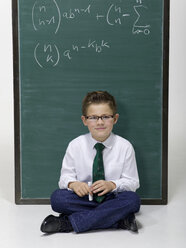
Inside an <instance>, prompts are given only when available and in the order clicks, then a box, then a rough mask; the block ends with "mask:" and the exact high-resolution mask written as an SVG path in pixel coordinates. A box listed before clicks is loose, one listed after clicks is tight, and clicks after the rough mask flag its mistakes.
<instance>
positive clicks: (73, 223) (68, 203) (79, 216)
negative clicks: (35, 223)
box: [41, 189, 140, 233]
mask: <svg viewBox="0 0 186 248" xmlns="http://www.w3.org/2000/svg"><path fill="white" fill-rule="evenodd" d="M51 206H52V209H53V210H54V211H55V212H58V213H61V216H60V217H54V216H53V217H52V216H50V217H47V218H49V219H50V221H51V220H54V221H57V222H58V223H60V218H61V222H63V228H62V229H63V230H62V231H72V230H74V231H75V232H76V233H80V232H85V231H88V230H95V229H106V228H119V227H121V228H124V229H130V228H129V227H127V225H128V223H127V221H126V220H127V217H128V216H134V215H133V214H134V213H136V212H138V211H139V209H140V199H139V197H138V195H137V194H136V193H135V192H131V191H124V192H120V193H116V194H114V193H110V194H108V195H107V196H106V199H105V201H104V202H103V203H97V202H95V201H89V200H88V196H84V197H79V196H78V195H76V194H75V193H74V192H73V191H70V190H67V189H58V190H56V191H55V192H54V193H53V194H52V196H51ZM67 216H68V217H67ZM47 218H46V219H45V220H44V221H43V223H42V226H41V231H43V232H47V231H46V230H47V228H45V227H46V225H47V221H46V220H48V219H47ZM132 218H133V219H132V220H134V221H135V219H134V217H132ZM58 223H57V226H60V224H58ZM64 223H65V226H64ZM50 224H51V223H50ZM50 224H49V225H50ZM54 229H55V228H54ZM59 229H60V227H59ZM65 229H66V230H65ZM134 229H135V228H134ZM58 231H60V230H58ZM134 231H137V230H136V229H135V230H134ZM51 232H52V231H51ZM54 232H55V230H54Z"/></svg>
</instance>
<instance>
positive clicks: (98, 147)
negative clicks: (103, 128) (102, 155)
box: [94, 143, 105, 152]
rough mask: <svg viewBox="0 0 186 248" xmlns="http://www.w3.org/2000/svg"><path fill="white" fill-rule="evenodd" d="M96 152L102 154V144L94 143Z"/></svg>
mask: <svg viewBox="0 0 186 248" xmlns="http://www.w3.org/2000/svg"><path fill="white" fill-rule="evenodd" d="M94 147H95V148H96V150H97V151H99V152H102V151H103V149H104V148H105V146H104V145H103V144H102V143H96V144H95V146H94Z"/></svg>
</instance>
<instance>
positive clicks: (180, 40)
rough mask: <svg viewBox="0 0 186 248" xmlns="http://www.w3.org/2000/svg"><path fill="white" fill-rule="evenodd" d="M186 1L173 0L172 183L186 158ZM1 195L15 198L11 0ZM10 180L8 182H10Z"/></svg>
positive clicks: (1, 79) (2, 65)
mask: <svg viewBox="0 0 186 248" xmlns="http://www.w3.org/2000/svg"><path fill="white" fill-rule="evenodd" d="M185 12H186V1H185V0H171V13H170V14H171V19H170V80H169V182H170V191H171V190H174V187H173V186H172V185H173V184H172V181H173V180H174V175H175V172H176V170H177V169H179V170H181V169H182V166H183V165H184V162H185V161H186V149H185V148H186V135H185V127H186V107H185V106H186V84H185V78H186V75H185V72H186V66H185V58H186V34H185V33H186V31H185V30H186V26H185V23H186V17H185ZM0 37H1V38H0V58H1V59H0V174H1V175H2V174H4V178H5V180H1V181H0V190H1V189H2V188H4V189H5V188H6V190H3V192H1V191H0V196H3V197H5V198H6V199H9V200H10V201H12V202H13V201H14V198H13V188H14V184H13V182H14V176H13V172H14V154H13V142H14V139H13V69H12V64H13V62H12V23H11V0H1V8H0ZM7 182H8V184H7Z"/></svg>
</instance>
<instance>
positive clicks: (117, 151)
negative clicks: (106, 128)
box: [59, 133, 139, 192]
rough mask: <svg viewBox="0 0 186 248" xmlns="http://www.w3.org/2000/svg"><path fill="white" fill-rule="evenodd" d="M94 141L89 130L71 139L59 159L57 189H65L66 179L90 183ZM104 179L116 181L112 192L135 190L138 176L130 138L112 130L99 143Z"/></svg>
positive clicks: (67, 180) (67, 181)
mask: <svg viewBox="0 0 186 248" xmlns="http://www.w3.org/2000/svg"><path fill="white" fill-rule="evenodd" d="M96 143H97V141H96V140H95V139H93V138H92V136H91V133H88V134H84V135H81V136H79V137H77V138H76V139H74V140H72V141H71V142H70V143H69V145H68V147H67V150H66V154H65V156H64V159H63V162H62V169H61V176H60V180H59V188H60V189H68V184H69V182H74V181H81V182H86V183H88V182H92V166H93V160H94V157H95V155H96V149H95V148H94V145H95V144H96ZM102 143H103V144H104V146H105V148H104V150H103V163H104V172H105V180H107V181H112V182H114V183H115V184H116V189H115V190H114V191H118V192H121V191H136V189H137V188H139V178H138V171H137V166H136V159H135V152H134V149H133V147H132V145H131V144H130V142H129V141H127V140H126V139H124V138H122V137H120V136H118V135H115V134H113V133H111V134H110V136H109V137H108V138H107V140H105V141H104V142H102Z"/></svg>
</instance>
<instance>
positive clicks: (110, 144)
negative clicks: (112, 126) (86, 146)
mask: <svg viewBox="0 0 186 248" xmlns="http://www.w3.org/2000/svg"><path fill="white" fill-rule="evenodd" d="M89 141H90V146H91V147H92V149H93V148H94V146H95V144H96V143H98V141H97V140H95V139H94V138H93V137H92V135H91V133H89ZM99 143H102V144H103V145H104V146H105V147H107V148H109V149H112V147H113V145H114V134H113V133H111V134H110V136H109V137H108V138H107V139H106V140H105V141H104V142H99Z"/></svg>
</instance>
